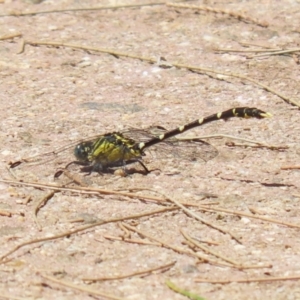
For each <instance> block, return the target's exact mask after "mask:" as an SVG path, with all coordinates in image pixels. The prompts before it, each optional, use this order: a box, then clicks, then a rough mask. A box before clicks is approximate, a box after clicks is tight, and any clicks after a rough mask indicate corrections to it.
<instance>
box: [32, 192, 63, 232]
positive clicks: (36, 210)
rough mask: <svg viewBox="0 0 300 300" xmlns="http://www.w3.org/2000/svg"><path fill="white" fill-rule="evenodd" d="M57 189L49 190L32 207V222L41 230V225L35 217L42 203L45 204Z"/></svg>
mask: <svg viewBox="0 0 300 300" xmlns="http://www.w3.org/2000/svg"><path fill="white" fill-rule="evenodd" d="M57 192H58V191H51V192H49V193H48V194H47V195H45V196H44V197H43V198H42V199H41V200H40V201H39V202H38V203H37V204H36V206H35V207H34V210H33V211H34V213H33V215H34V222H35V224H36V226H37V227H38V229H39V230H42V226H41V225H40V223H39V221H38V219H37V214H38V212H39V210H40V208H41V207H42V206H44V205H46V203H47V202H48V201H49V200H50V199H51V198H52V197H53V196H54V194H55V193H57Z"/></svg>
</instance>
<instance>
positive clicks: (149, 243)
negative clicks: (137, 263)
mask: <svg viewBox="0 0 300 300" xmlns="http://www.w3.org/2000/svg"><path fill="white" fill-rule="evenodd" d="M103 237H104V238H105V239H108V240H112V241H122V242H127V243H132V244H140V245H152V246H161V244H159V243H155V242H148V241H145V240H135V239H131V238H130V239H127V238H123V237H120V236H111V235H103Z"/></svg>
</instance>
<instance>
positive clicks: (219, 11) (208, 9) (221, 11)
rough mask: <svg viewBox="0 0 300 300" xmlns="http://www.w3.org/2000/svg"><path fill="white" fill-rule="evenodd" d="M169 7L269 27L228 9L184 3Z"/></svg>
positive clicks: (264, 23) (170, 4) (173, 4)
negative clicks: (226, 16) (187, 9)
mask: <svg viewBox="0 0 300 300" xmlns="http://www.w3.org/2000/svg"><path fill="white" fill-rule="evenodd" d="M167 6H170V7H176V8H190V9H196V10H204V11H206V12H212V13H217V14H224V15H229V16H230V17H233V18H236V19H238V20H241V21H247V22H251V23H254V24H257V25H259V26H262V27H268V26H269V24H268V23H267V22H260V21H259V20H257V19H254V18H251V17H248V16H247V15H245V14H241V13H237V12H234V11H230V10H227V9H220V8H214V7H210V6H204V5H190V4H183V3H167Z"/></svg>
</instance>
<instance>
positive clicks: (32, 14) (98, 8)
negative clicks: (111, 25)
mask: <svg viewBox="0 0 300 300" xmlns="http://www.w3.org/2000/svg"><path fill="white" fill-rule="evenodd" d="M165 4H166V3H165V2H156V3H144V4H127V5H126V4H123V5H107V6H97V7H81V8H66V9H50V10H41V11H27V12H18V11H15V12H11V13H8V14H2V15H0V17H7V16H14V17H25V16H34V15H40V14H53V13H63V12H80V11H98V10H105V9H121V8H139V7H143V6H155V5H165Z"/></svg>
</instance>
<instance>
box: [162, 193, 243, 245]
mask: <svg viewBox="0 0 300 300" xmlns="http://www.w3.org/2000/svg"><path fill="white" fill-rule="evenodd" d="M161 194H162V195H163V196H164V197H165V198H166V199H168V200H169V201H170V202H172V203H174V204H175V205H176V206H178V207H179V208H180V209H182V210H183V211H184V212H185V213H186V214H187V215H189V216H191V217H192V218H195V219H196V220H198V221H200V222H202V223H203V224H205V225H207V226H209V227H211V228H214V229H216V230H218V231H220V232H222V233H224V234H228V235H229V236H231V238H232V239H234V240H235V241H237V242H238V243H239V244H241V241H240V240H239V239H238V238H237V237H236V236H234V235H233V234H232V233H231V232H229V231H228V230H226V229H224V228H222V227H219V226H217V225H214V224H212V223H211V222H208V221H207V220H205V219H203V218H202V217H200V216H199V215H198V214H196V213H194V212H193V211H191V210H189V209H188V208H186V207H185V206H184V205H182V204H181V203H180V202H179V201H177V200H175V199H173V198H171V197H170V196H167V195H165V194H164V193H161Z"/></svg>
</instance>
